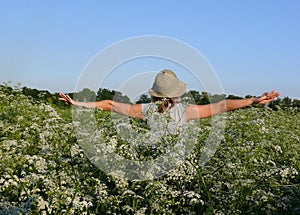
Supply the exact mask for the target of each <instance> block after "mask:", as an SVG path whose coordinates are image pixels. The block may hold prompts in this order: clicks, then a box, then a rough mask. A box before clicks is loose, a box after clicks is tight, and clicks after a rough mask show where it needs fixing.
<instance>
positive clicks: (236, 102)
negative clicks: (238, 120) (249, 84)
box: [185, 90, 280, 121]
mask: <svg viewBox="0 0 300 215" xmlns="http://www.w3.org/2000/svg"><path fill="white" fill-rule="evenodd" d="M279 95H280V94H279V93H278V92H276V91H274V90H273V91H272V92H266V93H264V94H262V96H260V97H252V98H248V99H225V100H222V101H220V102H217V103H214V104H207V105H190V106H188V107H187V109H186V113H185V119H186V121H189V120H193V119H201V118H206V117H210V116H213V115H216V114H220V113H223V112H227V111H231V110H236V109H239V108H244V107H247V106H250V105H252V104H267V103H269V102H271V101H273V100H274V99H275V98H276V97H278V96H279Z"/></svg>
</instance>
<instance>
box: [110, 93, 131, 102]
mask: <svg viewBox="0 0 300 215" xmlns="http://www.w3.org/2000/svg"><path fill="white" fill-rule="evenodd" d="M113 100H114V101H117V102H122V103H126V104H130V103H131V102H130V98H129V97H128V96H126V95H123V94H122V93H121V92H119V91H115V96H114V97H113Z"/></svg>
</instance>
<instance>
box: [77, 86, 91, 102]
mask: <svg viewBox="0 0 300 215" xmlns="http://www.w3.org/2000/svg"><path fill="white" fill-rule="evenodd" d="M73 97H74V98H75V99H76V100H79V101H85V102H92V101H95V100H96V93H95V92H94V91H92V90H90V89H88V88H84V89H83V90H81V91H79V92H75V93H74V94H73Z"/></svg>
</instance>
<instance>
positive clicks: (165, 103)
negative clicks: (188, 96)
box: [151, 96, 180, 113]
mask: <svg viewBox="0 0 300 215" xmlns="http://www.w3.org/2000/svg"><path fill="white" fill-rule="evenodd" d="M151 100H152V102H159V104H158V107H157V111H158V112H159V113H164V112H165V111H167V110H169V109H171V108H172V107H174V105H175V103H176V102H179V101H180V99H179V98H160V97H155V96H152V97H151Z"/></svg>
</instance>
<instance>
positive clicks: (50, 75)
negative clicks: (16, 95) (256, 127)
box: [0, 0, 300, 98]
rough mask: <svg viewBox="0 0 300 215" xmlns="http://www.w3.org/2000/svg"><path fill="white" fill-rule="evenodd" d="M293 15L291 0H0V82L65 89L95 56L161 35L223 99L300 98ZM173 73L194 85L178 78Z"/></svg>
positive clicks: (298, 19)
mask: <svg viewBox="0 0 300 215" xmlns="http://www.w3.org/2000/svg"><path fill="white" fill-rule="evenodd" d="M299 11H300V1H296V0H295V1H291V0H289V1H283V0H282V1H271V0H265V1H258V0H254V1H250V0H249V1H238V0H236V1H233V0H230V1H229V0H224V1H221V0H220V1H214V0H212V1H196V0H194V1H192V0H190V1H177V2H176V1H170V0H166V1H163V0H160V1H158V0H152V1H136V0H127V1H116V0H111V1H104V0H103V1H101V0H99V1H46V0H45V1H37V0H36V1H21V0H20V1H14V0H10V1H9V0H7V1H6V0H2V1H1V7H0V26H1V40H0V50H1V51H0V70H1V78H0V81H1V82H5V81H9V80H11V81H12V82H13V84H15V83H17V82H21V84H22V86H27V87H32V88H37V89H46V90H49V91H51V92H60V91H62V92H70V91H73V90H74V89H75V86H76V83H77V80H78V78H79V77H80V74H81V73H82V71H83V69H84V68H85V67H86V65H87V64H88V62H89V61H90V60H91V59H92V58H93V57H94V56H95V55H96V54H97V53H98V52H99V51H101V50H103V49H105V48H106V47H108V46H110V45H111V44H114V43H116V42H118V41H120V40H124V39H127V38H131V37H136V36H142V35H161V36H166V37H171V38H175V39H178V40H180V41H183V42H185V43H187V44H189V45H190V46H192V47H194V48H195V49H196V50H198V51H199V52H200V53H201V54H202V55H203V56H204V57H205V58H206V59H207V60H208V62H209V63H210V65H211V66H212V67H213V68H214V71H215V72H216V74H217V76H218V78H219V80H220V82H221V84H222V87H223V89H224V92H225V93H226V94H235V95H241V96H245V95H247V94H251V95H259V94H261V93H263V92H264V91H268V90H272V89H275V90H277V91H279V92H280V93H281V95H282V96H281V97H284V96H289V97H292V98H300V60H299V59H300V13H299ZM116 54H117V53H116ZM148 69H149V68H148ZM153 69H156V68H155V67H153ZM124 72H126V71H124ZM141 72H145V71H143V69H142V68H141ZM178 76H179V77H180V78H181V79H184V78H186V79H184V81H185V82H187V84H188V86H191V87H190V88H193V86H194V85H192V83H190V82H192V80H190V79H189V78H188V77H186V76H185V74H184V73H182V72H180V71H178ZM117 79H118V75H116V77H115V80H116V81H117ZM112 80H114V78H113V79H112ZM145 88H147V89H148V88H149V86H148V85H145ZM199 90H200V91H201V89H199Z"/></svg>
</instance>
